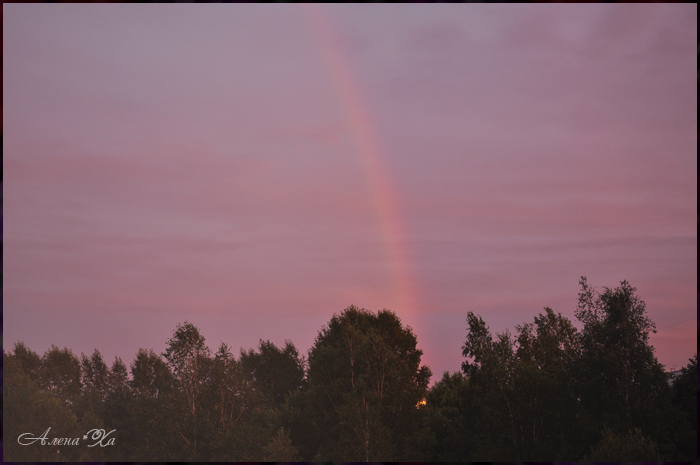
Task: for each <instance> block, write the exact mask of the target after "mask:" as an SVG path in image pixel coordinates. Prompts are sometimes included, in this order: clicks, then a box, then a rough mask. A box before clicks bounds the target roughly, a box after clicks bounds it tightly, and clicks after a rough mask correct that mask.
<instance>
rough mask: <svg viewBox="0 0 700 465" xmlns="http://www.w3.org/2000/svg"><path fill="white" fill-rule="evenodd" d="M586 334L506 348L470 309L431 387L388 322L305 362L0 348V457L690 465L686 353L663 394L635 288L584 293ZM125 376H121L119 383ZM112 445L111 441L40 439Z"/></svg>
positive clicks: (507, 336) (350, 332) (175, 346)
mask: <svg viewBox="0 0 700 465" xmlns="http://www.w3.org/2000/svg"><path fill="white" fill-rule="evenodd" d="M580 285H581V291H580V293H579V301H578V307H577V310H576V312H575V316H576V318H577V320H578V321H579V322H580V324H581V326H582V329H581V330H579V329H577V328H576V327H575V326H574V325H573V323H572V322H571V321H570V320H568V319H567V318H565V317H564V316H562V315H561V314H559V313H554V311H552V310H551V309H550V308H545V309H544V313H540V314H539V315H537V316H535V317H534V321H533V322H530V323H524V324H522V325H518V326H515V332H514V333H512V334H511V332H510V331H508V330H506V331H504V332H503V333H499V334H495V335H492V334H491V332H490V331H489V328H488V326H487V325H486V323H485V322H484V320H483V319H482V318H481V317H480V316H478V315H476V314H474V313H472V312H468V313H467V332H466V336H465V342H464V345H463V347H462V349H463V353H462V355H463V356H464V358H465V361H464V363H462V366H461V371H457V372H454V373H451V374H450V373H448V372H446V373H444V375H443V376H442V378H441V379H440V380H439V381H438V382H437V383H435V384H434V385H433V386H432V387H429V381H430V377H431V371H430V369H429V368H428V367H427V366H425V365H421V356H422V351H421V350H420V349H418V348H417V340H416V336H415V334H414V333H413V331H412V330H411V328H409V327H407V326H405V325H403V324H402V323H401V321H400V319H399V318H398V317H397V316H396V314H395V313H393V312H391V311H388V310H381V311H379V312H377V313H373V312H371V311H368V310H365V309H360V308H357V307H354V306H351V307H348V308H346V309H345V310H343V311H342V312H341V313H340V314H336V315H334V316H333V317H332V318H331V319H330V321H329V322H328V324H327V325H325V326H324V327H323V328H321V330H320V331H319V333H318V336H317V337H316V339H315V341H314V344H313V346H312V347H311V349H310V350H309V352H308V354H307V355H306V356H303V355H300V354H299V351H298V350H297V349H296V347H295V346H294V344H293V343H292V342H291V341H286V342H285V344H284V346H282V347H277V346H276V345H275V344H273V343H272V342H270V341H263V340H261V341H260V343H259V345H258V347H257V348H255V349H249V350H247V351H246V350H243V349H241V351H240V353H239V354H238V356H235V355H234V354H233V353H232V351H231V348H230V347H228V346H227V345H226V344H223V343H222V344H221V345H220V346H219V347H218V349H217V350H216V352H212V350H211V349H210V348H209V347H208V346H207V344H206V343H205V338H204V337H203V336H202V334H201V333H200V331H199V330H198V328H197V327H195V326H194V325H193V324H191V323H188V322H184V323H181V324H179V325H178V326H177V328H176V329H175V331H174V333H173V336H172V337H171V338H170V339H168V341H167V342H166V350H165V352H164V353H162V354H156V353H155V352H153V351H152V350H146V349H140V350H139V351H138V353H137V354H136V357H135V358H134V360H133V361H132V362H131V363H130V365H129V366H128V367H127V365H126V364H125V363H124V362H123V361H122V360H121V359H120V358H119V357H116V358H115V360H114V362H113V363H112V364H111V366H108V364H107V363H106V361H105V360H104V359H103V357H102V355H101V354H100V352H99V351H98V350H95V351H94V352H93V353H92V354H91V355H89V356H88V355H85V354H81V356H80V357H78V356H76V355H75V354H74V353H73V352H72V351H71V350H70V349H68V348H63V349H59V348H58V347H56V346H52V347H51V348H50V349H48V350H47V351H46V352H45V353H44V354H43V355H42V356H39V355H38V354H37V353H35V352H33V351H32V350H31V349H29V348H28V347H26V345H25V344H24V343H22V342H17V343H16V344H15V346H14V349H13V350H12V351H11V352H9V353H6V352H5V351H4V350H3V408H4V413H3V422H4V429H3V444H4V460H6V461H87V460H89V461H193V460H198V461H199V460H202V461H204V460H206V461H224V460H226V461H299V460H304V461H312V460H313V461H494V460H496V461H562V460H565V461H580V460H586V461H663V460H666V461H694V460H696V458H697V440H696V438H697V414H696V412H697V384H696V383H697V354H695V356H694V357H693V358H692V359H690V361H689V363H688V365H687V367H685V368H683V370H682V374H681V375H680V376H679V377H677V378H676V379H675V380H673V382H672V383H671V382H670V379H669V377H668V375H667V374H666V373H665V372H664V369H663V366H662V365H661V364H660V363H659V362H658V360H657V359H656V357H655V355H654V348H653V347H652V346H651V345H650V343H649V334H650V333H651V332H654V331H655V326H654V323H653V322H652V321H651V320H650V319H649V318H648V317H647V316H646V309H645V304H644V302H643V301H642V300H641V299H640V298H639V297H638V296H637V295H636V294H635V292H636V289H634V288H633V287H631V286H630V285H629V283H627V282H626V281H622V282H621V283H620V286H619V287H617V288H615V289H609V288H604V290H603V292H598V291H596V290H595V289H594V288H593V287H591V286H590V285H589V284H588V282H587V281H586V278H585V277H584V278H582V279H581V281H580ZM129 373H130V375H129ZM47 427H51V430H50V433H49V434H48V438H49V439H51V438H82V437H83V435H86V433H87V432H88V431H90V430H94V429H97V430H99V429H104V430H105V431H106V432H110V431H113V433H112V437H113V438H114V444H113V445H110V446H106V447H100V446H97V447H91V448H88V447H81V446H77V445H70V444H60V443H53V444H49V443H47V444H46V445H43V446H42V445H41V444H40V442H39V441H37V442H34V443H33V444H30V445H22V444H20V443H19V442H18V437H20V435H22V434H24V433H32V434H33V435H34V437H36V436H38V435H40V434H42V432H44V431H45V430H46V429H47Z"/></svg>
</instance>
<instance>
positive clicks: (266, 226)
mask: <svg viewBox="0 0 700 465" xmlns="http://www.w3.org/2000/svg"><path fill="white" fill-rule="evenodd" d="M696 18H697V5H696V4H675V5H671V4H657V5H610V4H605V5H603V4H601V5H447V4H441V5H434V4H431V5H429V4H424V5H416V4H412V5H376V4H375V5H335V6H321V7H308V6H307V7H304V6H299V5H283V4H275V5H222V4H217V5H201V4H200V5H195V4H173V5H150V4H143V5H125V4H122V5H116V4H111V5H65V4H60V5H59V4H33V5H32V4H5V5H3V60H4V68H5V70H4V75H3V77H4V79H3V95H4V108H3V114H4V128H3V129H7V140H4V148H3V155H4V159H3V169H4V173H5V175H4V186H3V188H4V191H3V195H4V218H5V219H4V244H3V245H4V253H5V255H4V261H3V273H4V277H5V278H4V296H3V298H4V305H3V310H4V316H3V330H4V338H3V347H4V348H5V349H6V350H7V349H11V348H12V346H13V344H14V343H15V342H16V341H18V340H22V341H24V342H25V343H27V344H28V345H29V347H30V348H32V349H34V350H35V351H38V352H40V353H43V352H44V351H45V350H46V349H47V348H48V347H49V346H50V345H51V344H56V345H58V346H60V347H63V346H68V347H70V348H72V349H73V351H74V352H76V353H78V354H79V353H80V352H85V353H90V352H92V351H93V350H94V349H95V348H98V349H99V350H100V351H101V352H102V353H103V355H105V356H106V357H108V358H109V359H113V357H114V356H116V355H118V356H121V357H122V358H123V359H124V360H125V361H126V362H127V363H130V362H131V361H132V360H133V357H134V356H135V354H136V352H137V350H138V349H139V347H145V348H153V349H155V350H156V351H159V352H162V351H163V350H164V348H165V341H166V340H167V338H168V337H170V336H171V335H172V332H173V330H174V328H175V325H176V324H177V323H178V322H182V321H184V320H188V321H190V322H192V323H194V324H195V325H197V326H198V327H199V328H200V329H201V331H202V333H203V334H204V336H205V337H206V338H207V341H208V343H209V345H210V347H212V348H216V347H217V346H218V345H219V343H220V342H222V341H223V342H226V343H227V344H229V345H231V346H233V347H234V348H236V349H237V348H238V347H243V348H249V347H253V346H256V345H257V342H258V340H259V339H260V338H263V339H269V340H272V341H273V342H275V343H276V344H282V343H283V342H284V340H285V339H291V340H292V341H293V342H294V343H295V344H296V346H297V347H298V348H299V349H300V351H302V352H304V353H305V352H306V351H307V350H308V349H309V347H311V345H312V343H313V340H314V337H315V336H316V334H317V333H318V331H319V329H320V328H321V326H322V325H323V324H325V323H326V322H327V321H328V320H329V319H330V318H331V316H332V315H333V313H338V312H340V311H341V310H342V309H343V308H345V307H347V306H349V305H351V304H355V305H357V306H360V307H365V308H368V309H371V310H378V309H381V308H388V309H391V310H393V311H395V312H396V313H397V314H398V315H399V316H400V317H401V318H402V320H403V321H404V322H405V323H407V324H409V325H410V326H412V327H413V329H414V330H415V332H416V334H417V336H418V344H419V347H420V348H422V349H423V351H424V358H423V360H424V362H425V363H427V364H428V365H429V366H430V367H431V369H432V370H433V373H434V374H435V377H439V376H440V375H441V373H442V372H443V371H445V370H449V371H456V370H459V366H460V363H461V360H462V357H461V345H462V343H463V341H464V338H465V336H466V321H465V317H466V312H467V311H473V312H475V313H478V314H480V315H481V316H482V317H483V318H484V319H485V321H486V322H487V324H489V326H490V327H491V329H492V331H493V332H496V331H502V330H504V329H505V328H510V329H511V331H512V330H513V327H514V326H515V325H517V324H521V323H524V322H529V321H532V319H533V317H534V316H535V315H537V313H539V312H540V311H542V308H543V307H544V306H550V307H552V308H553V309H554V310H555V311H557V312H561V313H562V314H564V315H565V316H567V317H569V318H571V319H572V320H573V319H574V316H573V312H574V309H575V307H576V299H577V293H578V290H579V287H578V280H579V278H580V276H582V275H585V276H587V277H588V280H589V282H590V283H591V284H592V285H594V286H596V287H597V288H599V289H602V287H603V286H608V287H615V286H617V285H618V284H619V282H620V281H622V280H624V279H626V280H628V281H629V282H630V284H631V285H633V286H635V287H636V288H637V289H638V293H639V295H640V296H641V298H642V299H643V300H644V301H646V303H647V310H648V314H649V316H650V317H651V318H652V320H654V321H655V322H656V324H657V328H658V333H657V334H655V335H652V337H651V341H652V344H653V345H654V346H655V347H656V350H657V352H656V353H657V356H658V358H659V360H660V361H661V363H663V364H665V365H669V366H670V365H679V366H680V365H685V364H686V363H687V359H688V358H690V357H691V356H692V355H693V354H694V353H695V352H696V351H697V216H696V215H697V130H696V127H697V104H696V102H697V74H696V64H697V58H696V53H697V49H696V47H697V45H696V43H697V23H696ZM3 134H4V131H3ZM434 379H435V378H434Z"/></svg>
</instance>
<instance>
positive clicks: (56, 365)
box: [40, 345, 82, 405]
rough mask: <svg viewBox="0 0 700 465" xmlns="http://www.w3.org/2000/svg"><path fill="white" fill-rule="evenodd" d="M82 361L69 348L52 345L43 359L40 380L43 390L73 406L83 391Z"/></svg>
mask: <svg viewBox="0 0 700 465" xmlns="http://www.w3.org/2000/svg"><path fill="white" fill-rule="evenodd" d="M80 378H81V372H80V361H79V360H78V357H76V356H75V354H74V353H73V351H72V350H70V349H69V348H67V347H64V348H63V349H59V348H58V347H56V346H55V345H52V346H51V348H49V349H48V350H47V351H46V352H45V353H44V356H43V357H42V358H41V371H40V380H41V386H42V388H43V389H45V390H48V391H51V392H53V393H54V394H56V397H58V398H59V399H62V400H64V401H65V402H67V403H68V404H70V405H73V404H74V403H75V401H76V400H77V399H78V396H79V395H80V391H81V389H82V383H81V380H80Z"/></svg>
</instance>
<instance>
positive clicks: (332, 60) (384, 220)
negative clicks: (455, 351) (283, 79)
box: [304, 4, 416, 316]
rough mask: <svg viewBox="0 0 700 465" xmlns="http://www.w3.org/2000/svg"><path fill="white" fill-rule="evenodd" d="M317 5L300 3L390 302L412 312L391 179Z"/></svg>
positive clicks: (401, 310) (413, 301) (413, 293)
mask: <svg viewBox="0 0 700 465" xmlns="http://www.w3.org/2000/svg"><path fill="white" fill-rule="evenodd" d="M322 8H323V7H321V6H320V5H317V4H304V9H305V12H306V13H307V15H306V16H307V17H308V19H309V24H310V26H311V29H312V31H313V32H314V36H315V38H316V41H317V43H318V46H319V48H320V49H321V50H322V52H323V55H324V58H325V61H326V63H327V65H328V68H329V72H330V74H331V76H332V78H333V81H334V83H335V85H336V88H337V91H338V94H339V97H340V100H341V103H342V106H343V108H344V109H345V113H346V117H347V119H348V123H349V126H350V129H351V132H352V135H353V138H354V140H355V144H356V146H357V151H358V155H359V157H360V160H361V163H362V166H363V168H364V172H365V174H366V176H367V180H368V185H369V189H370V198H371V199H372V203H373V207H374V213H375V217H376V219H377V222H378V224H379V229H380V231H381V235H382V237H383V239H384V244H385V247H386V254H387V257H386V258H387V260H388V262H389V265H390V269H391V275H392V281H393V296H394V299H393V301H394V303H395V304H396V305H397V306H398V308H393V309H391V310H394V311H396V313H397V314H399V315H407V316H408V315H414V312H415V310H416V308H415V307H416V285H415V282H414V280H413V277H412V273H411V270H410V262H409V259H408V253H407V248H406V245H405V242H404V235H403V233H402V228H401V220H400V215H399V205H398V202H397V199H396V195H395V190H394V189H392V185H391V180H390V178H389V176H388V175H387V172H386V169H385V168H384V165H383V163H382V151H381V149H380V147H379V144H378V143H377V137H376V135H375V134H374V131H373V130H372V121H371V118H370V116H369V114H368V111H367V108H366V107H365V105H364V102H363V99H362V95H361V94H360V92H359V91H358V89H357V86H356V85H355V81H354V79H353V78H352V75H351V73H350V71H349V66H348V65H347V59H346V58H345V56H344V54H343V51H342V48H341V47H340V45H339V44H338V40H337V38H336V36H335V34H334V33H333V28H332V24H331V22H330V20H329V18H328V16H327V15H326V13H325V12H324V11H323V10H322Z"/></svg>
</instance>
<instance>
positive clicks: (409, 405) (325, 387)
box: [306, 306, 430, 461]
mask: <svg viewBox="0 0 700 465" xmlns="http://www.w3.org/2000/svg"><path fill="white" fill-rule="evenodd" d="M421 355H422V351H420V350H419V349H417V348H416V337H415V335H414V334H413V331H412V330H411V329H410V328H405V327H403V326H402V325H401V322H400V320H399V318H398V317H397V316H396V315H395V314H394V313H392V312H390V311H388V310H382V311H380V312H378V313H377V314H374V313H372V312H370V311H368V310H365V309H359V308H357V307H354V306H351V307H348V308H346V309H345V310H344V311H343V312H342V313H341V314H340V315H334V316H333V318H331V320H330V322H329V323H328V325H327V326H325V327H323V328H322V329H321V331H320V332H319V334H318V336H317V338H316V341H315V343H314V346H313V347H312V348H311V350H310V351H309V373H308V382H309V389H308V391H307V395H308V396H309V397H310V402H309V407H310V411H308V412H307V415H309V417H310V418H311V419H312V421H313V422H314V430H315V431H314V436H315V438H316V440H317V442H316V447H315V448H316V450H317V451H318V455H317V456H315V457H316V459H323V460H338V461H340V460H346V461H347V460H354V461H363V460H364V461H366V460H371V461H392V460H410V459H411V458H413V457H414V456H416V455H418V453H419V452H418V447H417V445H416V443H415V440H414V439H415V435H416V434H417V431H416V430H417V428H418V425H419V422H418V421H417V418H418V417H419V416H420V412H419V411H418V409H417V408H416V404H417V403H418V401H420V400H421V399H422V398H423V397H424V396H425V393H426V391H427V385H428V381H429V379H430V370H429V369H428V368H427V367H425V366H423V367H421V366H420V358H421ZM312 458H314V457H307V458H306V459H312Z"/></svg>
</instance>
